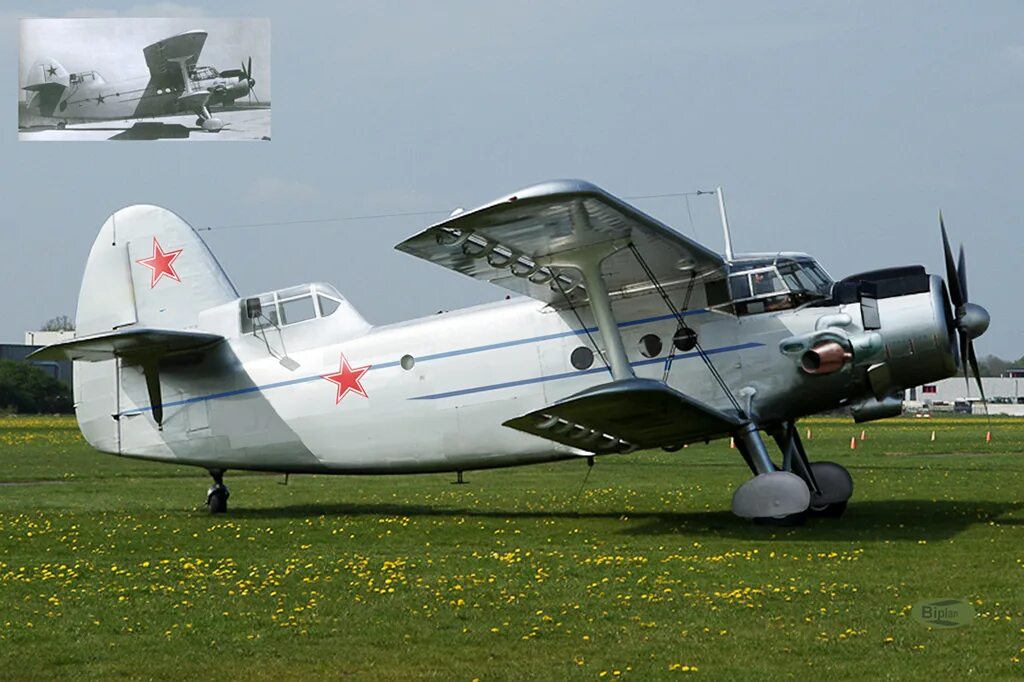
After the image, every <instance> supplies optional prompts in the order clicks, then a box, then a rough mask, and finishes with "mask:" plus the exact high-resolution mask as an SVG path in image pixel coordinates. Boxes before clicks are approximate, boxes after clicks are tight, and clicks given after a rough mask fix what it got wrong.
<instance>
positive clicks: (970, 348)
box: [967, 343, 988, 410]
mask: <svg viewBox="0 0 1024 682" xmlns="http://www.w3.org/2000/svg"><path fill="white" fill-rule="evenodd" d="M967 354H968V355H967V357H968V359H969V361H970V365H971V371H973V372H974V380H975V381H976V382H978V394H979V395H980V396H981V402H982V404H983V405H985V409H986V410H987V409H988V401H986V400H985V389H984V387H982V385H981V370H980V369H978V356H977V355H976V354H975V353H974V344H973V343H968V344H967Z"/></svg>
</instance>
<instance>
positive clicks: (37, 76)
mask: <svg viewBox="0 0 1024 682" xmlns="http://www.w3.org/2000/svg"><path fill="white" fill-rule="evenodd" d="M69 87H70V76H69V75H68V72H67V69H65V68H64V67H63V66H61V65H60V62H58V61H57V60H56V59H40V60H39V61H37V62H36V63H35V64H33V65H32V67H31V68H29V70H28V74H27V77H26V78H25V90H27V91H28V92H29V96H28V98H27V100H26V106H27V110H28V113H29V114H30V115H34V116H43V117H54V118H59V117H60V116H61V115H62V114H63V109H62V106H61V105H62V104H63V105H64V106H67V105H66V103H65V99H66V96H67V93H68V92H69V90H68V88H69Z"/></svg>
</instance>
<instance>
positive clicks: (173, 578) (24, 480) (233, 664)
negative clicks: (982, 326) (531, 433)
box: [0, 418, 1024, 680]
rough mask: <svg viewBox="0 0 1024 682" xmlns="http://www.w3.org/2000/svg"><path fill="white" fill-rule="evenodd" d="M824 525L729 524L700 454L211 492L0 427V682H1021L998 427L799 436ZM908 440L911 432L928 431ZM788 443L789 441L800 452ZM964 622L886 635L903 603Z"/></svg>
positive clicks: (1019, 449)
mask: <svg viewBox="0 0 1024 682" xmlns="http://www.w3.org/2000/svg"><path fill="white" fill-rule="evenodd" d="M807 428H810V429H811V430H812V439H811V440H810V441H809V442H808V441H806V440H805V444H806V445H807V447H808V449H809V451H810V453H811V457H812V459H831V460H834V461H838V462H840V463H842V464H844V465H845V466H847V467H849V469H850V470H851V472H852V473H853V476H854V480H855V486H856V489H855V493H854V499H853V500H852V502H851V504H850V507H849V510H848V512H847V514H846V516H845V517H844V518H843V519H841V520H838V521H836V520H826V519H816V520H811V521H810V522H808V524H807V525H806V526H804V527H799V528H786V529H779V528H768V527H762V526H754V525H751V524H749V523H747V522H744V521H742V520H740V519H737V518H734V517H733V516H732V515H731V514H730V513H729V511H728V509H729V503H730V499H731V495H732V491H733V490H734V489H735V487H736V486H737V485H738V484H739V483H741V482H742V481H743V480H745V479H746V478H747V476H748V472H747V470H746V468H745V467H744V466H743V464H742V462H741V461H740V458H739V456H738V455H737V454H736V452H735V451H732V450H730V449H729V448H728V442H727V441H725V442H723V441H719V442H715V443H712V444H710V445H707V446H699V447H690V448H687V449H685V450H681V451H679V452H677V453H674V454H668V453H663V452H659V453H653V452H652V453H638V454H632V455H625V456H613V457H605V458H599V459H598V460H597V464H596V466H595V467H594V469H593V470H592V471H591V473H590V477H589V480H588V481H587V484H586V486H585V488H584V489H583V492H582V494H580V495H579V496H578V497H577V492H578V491H579V490H580V487H581V484H582V483H583V479H584V475H585V473H586V465H585V464H584V462H583V461H574V462H566V463H559V464H552V465H546V466H538V467H532V468H523V469H512V470H503V471H489V472H469V473H467V475H466V480H467V481H468V485H463V486H454V485H451V484H450V481H451V479H452V477H451V476H445V475H432V476H417V477H374V478H369V477H368V478H356V477H326V476H324V477H312V476H298V477H292V478H291V481H290V483H289V484H288V485H287V486H283V485H281V483H282V481H283V479H282V477H275V476H266V475H251V474H244V473H229V474H228V477H227V479H226V481H227V483H228V485H229V486H230V488H231V502H230V511H229V513H228V514H227V515H225V516H223V517H210V516H208V515H207V514H206V513H205V510H204V507H202V503H203V501H204V496H205V492H206V488H207V485H208V483H209V478H208V476H207V475H206V473H205V472H204V471H201V470H193V469H186V468H175V467H168V466H161V465H153V464H147V463H143V462H136V461H132V460H127V459H120V458H117V457H113V456H110V455H101V454H97V453H94V452H93V451H92V450H91V449H90V448H89V447H88V446H87V445H85V444H84V442H83V441H82V440H81V438H80V436H79V435H78V430H77V427H76V425H75V423H74V421H73V419H56V418H20V419H19V418H7V419H0V463H2V466H3V471H2V473H0V480H2V481H5V483H4V484H3V485H0V678H2V679H51V678H54V677H75V678H104V679H110V678H183V677H190V678H199V677H206V678H214V679H240V678H244V679H270V678H289V679H290V678H299V677H302V678H311V677H312V678H321V677H331V678H341V677H345V678H355V679H405V678H423V677H434V678H439V679H446V680H447V679H454V680H460V679H461V680H471V679H474V678H479V679H481V680H499V679H504V680H512V679H515V680H519V679H534V678H539V679H558V678H574V679H575V678H579V679H613V678H616V677H623V678H625V677H631V678H634V679H654V678H658V679H660V678H674V677H679V676H686V675H694V674H695V675H697V676H699V677H706V678H711V679H715V678H736V677H740V676H742V677H744V678H745V679H751V678H754V679H786V678H801V679H817V678H826V679H852V678H858V679H860V678H865V677H872V678H874V677H890V678H914V679H925V678H931V679H933V680H946V679H955V678H959V677H966V676H968V675H971V676H974V677H977V678H979V679H1003V678H1014V677H1020V676H1022V675H1024V663H1022V662H1021V659H1022V657H1024V613H1022V612H1024V604H1022V601H1024V541H1022V540H1024V508H1022V503H1024V420H1016V421H1015V420H1012V419H993V425H992V433H993V440H992V442H991V443H986V442H985V431H986V430H987V428H988V427H987V426H986V424H985V421H984V419H980V420H979V419H972V418H959V419H953V418H946V419H939V418H934V419H927V420H926V419H913V420H912V419H901V420H891V421H889V422H885V423H879V424H870V425H868V426H867V428H866V432H867V439H866V440H865V441H863V442H860V443H859V447H858V449H857V450H855V451H851V450H850V449H849V442H850V438H851V436H853V435H857V436H858V437H859V435H860V431H861V428H860V427H859V426H854V425H853V424H852V423H851V422H849V421H845V420H838V419H815V420H807V421H805V422H801V431H802V432H803V431H804V430H806V429H807ZM933 430H934V431H935V434H936V437H935V441H934V442H933V441H932V440H931V433H932V431H933ZM805 435H806V434H805ZM944 597H951V598H964V599H968V600H970V601H971V602H972V603H973V604H974V608H975V611H976V617H975V619H974V621H973V623H972V624H970V625H968V626H966V627H961V628H958V629H952V630H931V629H928V628H926V627H924V626H922V625H920V624H919V623H917V622H916V621H914V620H913V619H911V618H910V615H909V612H910V608H911V605H912V604H914V603H915V602H918V601H921V600H924V599H931V598H944Z"/></svg>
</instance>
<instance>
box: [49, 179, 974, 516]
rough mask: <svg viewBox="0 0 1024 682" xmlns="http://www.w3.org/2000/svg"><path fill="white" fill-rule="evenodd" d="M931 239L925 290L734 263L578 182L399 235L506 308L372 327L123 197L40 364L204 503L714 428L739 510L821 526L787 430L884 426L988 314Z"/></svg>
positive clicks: (789, 264) (818, 496) (945, 371)
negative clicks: (187, 477) (933, 269)
mask: <svg viewBox="0 0 1024 682" xmlns="http://www.w3.org/2000/svg"><path fill="white" fill-rule="evenodd" d="M719 198H720V199H721V192H720V191H719ZM723 217H724V204H723ZM940 222H941V216H940ZM941 233H942V241H943V248H944V254H945V262H946V279H945V281H943V278H942V277H940V276H938V275H934V274H929V273H927V272H926V271H925V269H924V267H922V266H919V265H910V266H906V267H896V268H887V269H882V270H875V271H871V272H864V273H860V274H855V275H850V276H848V277H844V278H842V279H840V280H838V281H836V280H834V279H833V278H832V277H830V276H829V275H828V273H827V272H826V271H825V270H824V269H823V268H822V267H821V266H820V265H819V264H818V263H817V261H816V260H815V259H814V258H813V257H811V256H810V255H807V254H804V253H796V252H778V253H761V254H745V255H734V254H733V253H732V248H731V240H730V239H727V241H726V245H727V247H726V254H725V255H721V254H719V253H717V252H715V251H713V250H711V249H709V248H707V247H706V246H703V245H701V244H699V243H697V242H696V241H694V240H691V239H689V238H687V237H686V236H684V235H682V234H680V233H679V232H677V231H675V230H673V229H672V228H670V227H668V226H667V225H665V224H663V223H661V222H659V221H658V220H656V219H654V218H652V217H651V216H648V215H646V214H645V213H643V212H641V211H639V210H638V209H636V208H635V207H633V206H631V205H630V204H628V203H626V202H624V201H622V200H620V199H618V198H616V197H615V196H613V195H611V194H609V193H607V192H605V191H604V190H602V189H600V188H599V187H597V186H595V185H593V184H590V183H587V182H583V181H580V180H559V181H551V182H545V183H541V184H538V185H534V186H532V187H528V188H526V189H523V190H520V191H518V192H515V193H514V194H510V195H507V196H503V197H501V198H499V199H497V200H495V201H493V202H491V203H488V204H486V205H483V206H481V207H479V208H477V209H474V210H470V211H459V212H456V213H455V214H453V215H452V216H451V217H449V218H448V219H446V220H443V221H441V222H439V223H437V224H435V225H432V226H431V227H429V228H427V229H425V230H424V231H422V232H420V233H419V234H416V235H414V236H412V237H410V238H408V239H406V240H405V241H403V242H401V243H400V244H398V246H397V249H398V250H400V251H402V252H404V253H407V254H410V255H412V256H415V257H417V258H421V259H423V260H426V261H428V262H430V263H435V264H437V265H439V266H442V267H445V268H448V269H451V270H454V271H455V272H458V273H462V274H463V275H467V276H470V277H473V278H475V279H480V280H485V281H488V282H491V283H493V284H495V285H498V286H500V287H504V288H506V289H509V290H511V291H512V292H514V293H515V294H518V296H516V297H513V298H510V299H509V300H505V301H501V302H498V303H493V304H487V305H481V306H476V307H472V308H468V309H465V310H458V311H454V312H449V313H445V314H437V315H431V316H429V317H424V318H421V319H416V320H412V321H408V322H402V323H398V324H387V325H372V324H370V323H369V322H367V321H366V319H364V318H363V316H362V315H360V314H359V312H357V311H356V309H355V308H354V307H353V306H352V305H351V304H350V303H349V302H348V301H347V300H346V298H345V297H344V296H342V295H341V294H340V293H339V292H338V291H337V290H336V289H334V288H333V287H332V286H330V285H329V284H323V283H313V284H303V285H299V286H294V287H289V288H286V289H279V290H276V291H268V292H264V293H259V294H252V295H245V296H240V295H239V293H238V292H237V291H236V290H235V288H234V286H233V285H232V284H231V282H230V281H229V279H228V277H227V276H226V275H225V273H224V271H223V270H222V269H221V267H220V265H219V264H218V263H217V260H216V258H215V257H214V256H213V254H212V253H211V252H210V250H209V249H208V248H207V247H206V245H205V244H204V242H203V241H202V239H201V238H200V237H199V235H198V234H197V233H196V232H195V231H194V230H193V229H192V228H191V227H190V226H189V225H188V224H187V223H186V222H185V221H184V220H182V219H181V218H180V217H178V216H177V215H176V214H174V213H172V212H171V211H169V210H167V209H164V208H160V207H157V206H149V205H137V206H130V207H128V208H124V209H121V210H119V211H117V212H116V213H114V214H113V215H112V216H110V218H109V219H108V220H107V221H106V222H105V223H104V225H103V227H102V228H101V230H100V233H99V235H98V236H97V238H96V241H95V244H94V245H93V247H92V251H91V253H90V254H89V258H88V261H87V263H86V266H85V274H84V277H83V281H82V287H81V291H80V295H79V300H78V311H77V328H78V334H79V336H78V338H75V339H72V340H69V341H66V342H63V343H59V344H55V345H53V346H49V347H47V348H45V349H42V350H40V351H38V352H37V356H38V357H58V356H67V357H69V358H71V359H72V360H74V361H75V375H74V376H75V380H74V384H75V386H74V394H75V410H76V414H77V418H78V423H79V425H80V427H81V430H82V433H83V434H84V435H85V438H86V439H87V440H88V442H89V443H90V444H91V445H92V446H93V447H95V448H97V449H99V450H102V451H104V452H108V453H112V454H116V455H123V456H128V457H139V458H144V459H152V460H158V461H163V462H170V463H174V464H189V465H194V466H197V467H203V468H205V469H207V470H208V471H209V472H210V474H211V475H212V477H213V481H214V482H213V485H212V487H210V489H209V490H208V491H207V498H206V503H207V505H208V506H209V509H210V511H211V512H224V511H225V510H226V509H227V500H228V489H227V487H226V486H225V484H224V479H223V476H224V472H225V471H227V470H231V469H238V470H258V471H268V472H282V473H295V472H303V473H324V474H399V473H426V472H456V473H457V474H458V475H459V478H460V479H461V476H462V472H463V471H466V470H472V469H483V468H490V467H508V466H517V465H526V464H534V463H539V462H550V461H553V460H564V459H574V458H585V459H586V460H587V461H588V462H589V463H593V461H594V460H593V458H594V457H596V456H609V457H626V456H629V453H633V452H635V451H638V450H644V449H652V448H663V449H665V450H668V451H680V450H681V449H682V448H683V447H684V446H685V445H687V444H690V443H697V442H707V441H710V440H712V439H720V438H732V439H733V440H734V442H735V445H736V452H737V453H738V455H739V456H741V457H742V458H743V460H744V461H745V462H746V464H747V466H748V467H749V469H750V471H751V478H750V479H749V480H747V481H746V482H745V483H743V484H742V485H741V486H739V487H738V489H737V490H736V491H735V494H734V495H733V499H732V510H733V511H734V512H735V513H736V514H737V515H739V516H741V517H745V518H752V519H762V520H766V521H769V522H780V523H788V522H792V521H794V520H800V519H803V518H805V517H806V516H807V515H808V514H817V515H824V516H833V517H838V516H840V515H841V514H842V513H843V512H844V510H845V509H846V507H847V502H848V500H849V499H850V497H851V495H852V493H853V481H852V478H851V476H850V474H849V472H848V471H847V470H846V469H845V468H843V467H842V466H840V465H838V464H835V463H831V462H824V461H810V459H809V457H808V454H807V451H806V450H805V447H804V445H803V443H802V441H801V438H800V434H799V432H798V430H797V428H796V423H797V420H798V419H800V418H801V417H803V416H805V415H810V414H813V413H817V412H821V411H824V410H832V409H835V408H840V407H847V408H849V410H850V413H851V414H852V417H853V419H854V420H856V421H858V422H860V421H868V420H874V419H883V418H886V417H893V416H896V415H898V414H900V412H901V402H902V395H901V392H902V391H903V389H904V388H906V387H912V386H917V385H920V384H924V383H928V382H932V381H935V380H938V379H941V378H943V377H948V376H951V375H953V374H954V373H955V372H956V371H957V370H958V368H960V367H961V366H969V367H971V368H973V370H974V373H975V376H977V359H976V355H975V352H974V346H973V340H974V339H975V338H977V337H978V336H979V335H981V334H982V333H984V332H985V330H986V329H987V327H988V324H989V315H988V313H987V312H986V311H985V309H984V308H982V307H981V306H979V305H977V304H975V303H971V302H969V301H968V297H967V282H966V264H965V261H964V255H963V249H962V248H961V251H960V258H959V263H957V262H955V261H954V258H953V255H952V252H951V250H950V247H949V243H948V240H947V238H946V231H945V226H942V227H941ZM727 235H728V232H727ZM979 386H980V381H979ZM766 437H770V438H772V439H774V441H775V442H776V443H777V444H778V447H779V451H780V452H781V459H777V458H776V459H773V457H772V456H771V455H770V453H769V451H768V449H767V448H766V446H765V438H766ZM685 461H686V458H685V456H684V455H683V454H682V453H681V454H680V465H681V466H684V465H685Z"/></svg>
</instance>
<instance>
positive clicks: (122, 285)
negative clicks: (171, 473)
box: [75, 204, 238, 452]
mask: <svg viewBox="0 0 1024 682" xmlns="http://www.w3.org/2000/svg"><path fill="white" fill-rule="evenodd" d="M236 298H238V294H237V293H236V292H235V288H234V287H233V286H232V284H231V282H230V281H229V280H228V278H227V275H225V274H224V271H223V270H222V269H221V267H220V264H219V263H217V259H216V258H214V256H213V254H212V253H211V252H210V250H209V249H208V248H207V247H206V244H205V243H204V242H203V240H202V239H201V238H200V237H199V235H198V234H197V233H196V231H195V230H194V229H192V226H191V225H189V224H188V223H186V222H185V221H184V220H182V219H181V218H180V217H179V216H178V215H177V214H175V213H173V212H171V211H169V210H167V209H165V208H161V207H159V206H150V205H141V204H140V205H136V206H129V207H127V208H122V209H121V210H119V211H117V212H116V213H114V214H113V215H112V216H110V217H109V218H107V221H106V222H105V223H103V227H102V228H100V233H99V235H98V236H97V237H96V241H95V242H94V243H93V246H92V250H91V251H90V252H89V260H88V262H87V263H86V266H85V274H84V275H83V277H82V288H81V290H80V292H79V295H78V312H77V315H76V325H77V335H78V336H86V335H91V334H100V333H104V332H110V331H116V330H130V329H132V328H143V327H146V328H158V329H167V330H189V329H196V328H197V326H198V322H199V313H200V312H201V311H203V310H206V309H207V308H211V307H214V306H218V305H221V304H223V303H227V302H229V301H232V300H234V299H236ZM146 395H147V392H146V385H145V383H144V381H143V374H142V371H141V370H140V369H139V368H137V367H130V366H127V365H126V363H125V362H124V361H122V360H108V361H102V362H76V363H75V411H76V413H77V415H78V423H79V426H81V428H82V433H83V434H84V435H85V437H86V439H87V440H88V441H89V443H90V444H91V445H93V446H94V447H96V448H98V449H100V450H104V451H106V452H120V451H122V445H123V444H122V443H121V439H122V438H123V437H126V436H124V435H123V428H121V426H119V424H118V421H117V419H112V417H113V416H114V415H118V414H119V413H120V412H122V411H123V410H124V409H125V407H126V404H125V402H126V400H127V401H129V402H131V403H133V404H134V403H138V402H140V401H142V402H144V398H145V396H146ZM133 396H135V397H133ZM139 396H141V397H139Z"/></svg>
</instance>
